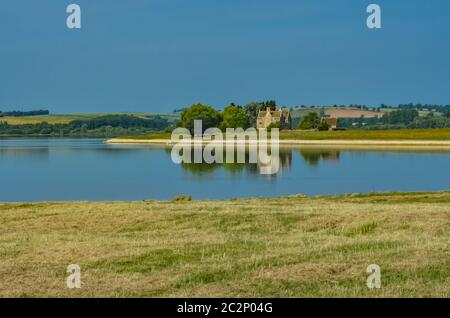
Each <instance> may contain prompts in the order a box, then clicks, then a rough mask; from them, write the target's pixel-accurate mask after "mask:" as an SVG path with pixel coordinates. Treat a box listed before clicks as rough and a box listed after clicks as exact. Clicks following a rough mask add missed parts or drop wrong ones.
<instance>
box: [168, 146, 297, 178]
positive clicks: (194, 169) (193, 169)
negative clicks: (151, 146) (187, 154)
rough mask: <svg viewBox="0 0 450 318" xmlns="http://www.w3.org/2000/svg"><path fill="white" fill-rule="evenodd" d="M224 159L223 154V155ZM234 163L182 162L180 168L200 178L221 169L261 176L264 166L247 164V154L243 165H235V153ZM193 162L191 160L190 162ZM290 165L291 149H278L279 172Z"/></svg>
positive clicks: (231, 172)
mask: <svg viewBox="0 0 450 318" xmlns="http://www.w3.org/2000/svg"><path fill="white" fill-rule="evenodd" d="M166 153H169V154H170V150H166ZM224 158H225V154H224ZM234 159H235V160H234V161H235V162H234V163H206V162H205V161H203V162H202V163H185V162H182V163H181V166H182V167H183V169H184V170H185V171H187V172H190V173H192V174H193V175H197V176H201V175H207V174H210V173H212V172H214V171H215V170H217V169H219V168H221V167H223V170H224V171H226V172H227V173H228V174H230V175H235V174H238V173H243V172H248V173H250V174H261V168H262V167H263V166H264V165H263V164H261V162H259V161H258V163H249V153H248V151H247V152H246V153H245V163H236V161H237V155H236V153H235V158H234ZM191 161H193V160H191ZM291 164H292V150H291V149H280V150H279V167H280V168H279V172H281V171H283V170H284V171H288V170H289V169H290V168H291Z"/></svg>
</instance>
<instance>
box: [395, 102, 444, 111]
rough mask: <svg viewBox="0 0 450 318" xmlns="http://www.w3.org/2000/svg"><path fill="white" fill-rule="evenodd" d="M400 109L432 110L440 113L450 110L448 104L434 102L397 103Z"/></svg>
mask: <svg viewBox="0 0 450 318" xmlns="http://www.w3.org/2000/svg"><path fill="white" fill-rule="evenodd" d="M398 108H400V109H417V110H430V111H431V110H432V111H436V112H441V113H447V112H449V111H450V105H436V104H413V103H409V104H399V105H398Z"/></svg>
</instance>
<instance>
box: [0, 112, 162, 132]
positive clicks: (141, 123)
mask: <svg viewBox="0 0 450 318" xmlns="http://www.w3.org/2000/svg"><path fill="white" fill-rule="evenodd" d="M168 125H169V124H168V122H167V119H164V118H161V117H160V116H154V117H152V118H149V119H144V118H139V117H136V116H130V115H105V116H100V117H97V118H93V119H89V120H74V121H71V122H70V123H67V124H49V123H47V122H42V123H39V124H24V125H9V124H8V123H7V122H2V121H0V135H8V136H68V137H69V136H70V137H116V136H123V135H140V134H147V133H150V132H155V131H162V130H164V129H165V128H166V127H168Z"/></svg>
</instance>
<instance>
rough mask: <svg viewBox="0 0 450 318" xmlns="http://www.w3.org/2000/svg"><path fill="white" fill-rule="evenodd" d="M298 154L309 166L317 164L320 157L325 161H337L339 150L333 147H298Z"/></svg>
mask: <svg viewBox="0 0 450 318" xmlns="http://www.w3.org/2000/svg"><path fill="white" fill-rule="evenodd" d="M299 153H300V155H301V156H302V157H303V159H304V160H305V162H306V163H307V164H309V165H310V166H317V165H318V164H319V162H320V159H322V160H326V161H339V157H340V151H339V150H335V149H311V148H302V149H299Z"/></svg>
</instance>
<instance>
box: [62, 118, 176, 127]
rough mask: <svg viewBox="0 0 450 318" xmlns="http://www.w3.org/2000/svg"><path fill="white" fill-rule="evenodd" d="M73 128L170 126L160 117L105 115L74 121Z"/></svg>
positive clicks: (72, 122) (71, 123) (71, 124)
mask: <svg viewBox="0 0 450 318" xmlns="http://www.w3.org/2000/svg"><path fill="white" fill-rule="evenodd" d="M69 125H70V126H72V127H83V126H84V127H86V128H87V129H97V128H100V127H104V126H111V127H122V128H152V129H154V130H163V129H164V128H166V127H167V126H168V122H167V119H165V118H162V117H161V116H159V115H156V116H153V117H152V118H151V119H147V118H141V117H137V116H131V115H104V116H100V117H96V118H93V119H89V120H73V121H71V122H70V123H69Z"/></svg>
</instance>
